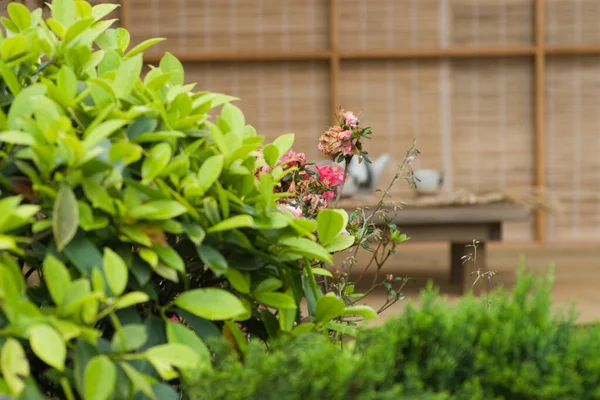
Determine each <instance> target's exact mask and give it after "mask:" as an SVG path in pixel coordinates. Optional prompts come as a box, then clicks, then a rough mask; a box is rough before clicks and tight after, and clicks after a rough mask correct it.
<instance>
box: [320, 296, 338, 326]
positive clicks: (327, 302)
mask: <svg viewBox="0 0 600 400" xmlns="http://www.w3.org/2000/svg"><path fill="white" fill-rule="evenodd" d="M344 307H345V304H344V301H343V300H342V299H338V298H337V297H334V296H330V295H327V296H323V297H321V298H319V300H317V311H316V313H315V320H316V322H317V323H319V324H325V323H327V322H329V321H331V320H332V319H334V318H337V317H339V316H340V315H342V314H343V313H344Z"/></svg>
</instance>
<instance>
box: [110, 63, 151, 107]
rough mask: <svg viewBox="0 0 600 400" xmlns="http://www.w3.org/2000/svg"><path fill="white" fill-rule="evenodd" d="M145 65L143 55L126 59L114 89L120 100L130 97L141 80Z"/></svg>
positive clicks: (120, 66) (120, 68) (118, 71)
mask: <svg viewBox="0 0 600 400" xmlns="http://www.w3.org/2000/svg"><path fill="white" fill-rule="evenodd" d="M143 64H144V61H143V59H142V55H141V54H138V55H137V56H135V57H131V58H129V59H126V60H125V61H123V62H122V63H121V65H119V69H118V70H117V76H116V78H115V81H114V83H113V89H114V91H115V94H116V95H117V97H118V98H121V99H125V98H127V97H128V96H129V94H130V93H131V90H132V89H133V88H134V87H135V84H136V82H137V80H138V79H140V73H141V72H142V66H143Z"/></svg>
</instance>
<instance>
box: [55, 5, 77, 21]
mask: <svg viewBox="0 0 600 400" xmlns="http://www.w3.org/2000/svg"><path fill="white" fill-rule="evenodd" d="M52 17H53V18H54V19H56V20H57V21H58V22H60V23H61V24H63V25H64V26H66V27H68V26H69V25H71V24H72V23H73V22H75V20H76V18H77V8H76V7H75V2H74V1H73V0H54V1H53V2H52Z"/></svg>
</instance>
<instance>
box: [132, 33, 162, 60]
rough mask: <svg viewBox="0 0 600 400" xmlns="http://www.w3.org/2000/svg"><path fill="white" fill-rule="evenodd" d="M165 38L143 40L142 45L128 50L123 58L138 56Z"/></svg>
mask: <svg viewBox="0 0 600 400" xmlns="http://www.w3.org/2000/svg"><path fill="white" fill-rule="evenodd" d="M165 40H166V39H165V38H153V39H147V40H144V41H143V42H142V43H140V44H138V45H137V46H135V47H134V48H133V49H131V50H129V53H127V54H125V57H129V58H130V57H134V56H136V55H138V54H140V53H141V52H143V51H144V50H147V49H149V48H150V47H152V46H154V45H156V44H158V43H160V42H163V41H165Z"/></svg>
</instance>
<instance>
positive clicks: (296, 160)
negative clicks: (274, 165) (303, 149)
mask: <svg viewBox="0 0 600 400" xmlns="http://www.w3.org/2000/svg"><path fill="white" fill-rule="evenodd" d="M279 163H281V164H284V163H285V164H287V165H286V166H287V167H295V166H297V165H298V164H306V154H304V153H296V152H294V151H292V150H290V151H288V152H287V153H285V154H284V155H283V157H281V159H279Z"/></svg>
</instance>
